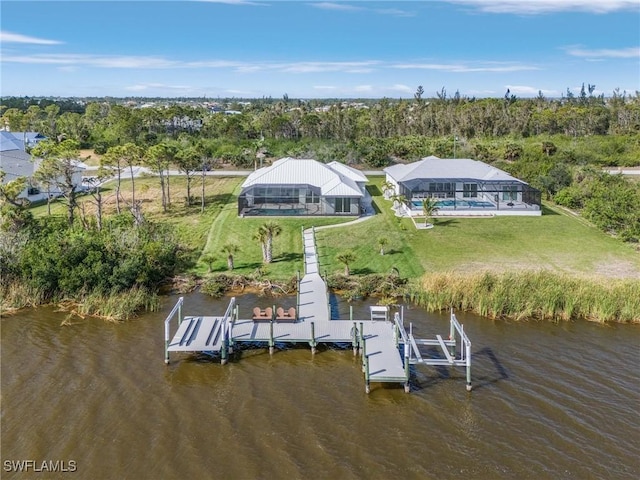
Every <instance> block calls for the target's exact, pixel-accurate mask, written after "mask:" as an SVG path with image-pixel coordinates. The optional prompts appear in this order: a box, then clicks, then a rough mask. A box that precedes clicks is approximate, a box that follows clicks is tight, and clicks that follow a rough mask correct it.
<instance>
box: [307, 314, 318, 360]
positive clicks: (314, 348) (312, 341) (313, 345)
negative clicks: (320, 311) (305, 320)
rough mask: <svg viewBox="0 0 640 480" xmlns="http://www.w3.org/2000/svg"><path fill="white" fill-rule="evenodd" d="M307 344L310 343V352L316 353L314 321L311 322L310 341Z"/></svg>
mask: <svg viewBox="0 0 640 480" xmlns="http://www.w3.org/2000/svg"><path fill="white" fill-rule="evenodd" d="M309 345H311V354H312V355H315V353H316V345H317V342H316V324H315V322H311V341H310V342H309Z"/></svg>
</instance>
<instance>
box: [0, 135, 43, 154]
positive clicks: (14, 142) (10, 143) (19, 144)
mask: <svg viewBox="0 0 640 480" xmlns="http://www.w3.org/2000/svg"><path fill="white" fill-rule="evenodd" d="M45 138H46V137H45V136H44V135H42V134H40V133H38V132H5V131H1V132H0V139H1V143H2V147H0V148H1V150H0V151H5V150H7V149H8V150H15V149H16V148H17V149H20V150H24V149H25V148H24V143H25V141H26V143H27V145H29V146H33V145H35V144H37V143H38V142H39V141H41V140H44V139H45Z"/></svg>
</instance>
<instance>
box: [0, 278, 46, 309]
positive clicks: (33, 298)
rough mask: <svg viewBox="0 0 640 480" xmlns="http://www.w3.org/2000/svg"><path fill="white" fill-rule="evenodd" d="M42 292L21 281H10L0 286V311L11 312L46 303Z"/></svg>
mask: <svg viewBox="0 0 640 480" xmlns="http://www.w3.org/2000/svg"><path fill="white" fill-rule="evenodd" d="M46 300H47V299H46V298H45V295H44V292H43V291H42V290H39V289H37V288H33V287H31V286H29V285H25V284H23V283H18V282H12V283H9V284H8V285H2V286H0V313H2V312H12V311H15V310H19V309H21V308H26V307H36V306H38V305H42V304H43V303H46Z"/></svg>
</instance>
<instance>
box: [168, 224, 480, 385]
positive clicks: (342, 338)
mask: <svg viewBox="0 0 640 480" xmlns="http://www.w3.org/2000/svg"><path fill="white" fill-rule="evenodd" d="M302 240H303V247H304V275H302V276H300V275H298V288H297V296H296V307H295V308H290V309H288V310H285V309H283V308H267V309H260V308H257V307H256V308H253V309H251V311H250V315H249V316H248V317H247V318H243V317H242V316H241V314H240V308H239V305H238V304H237V302H236V299H235V297H234V298H232V299H231V301H230V302H229V305H228V307H227V309H226V311H225V312H224V313H223V314H222V315H219V316H198V315H193V316H189V315H185V314H184V307H185V305H184V298H183V297H181V298H179V299H178V302H177V303H176V305H175V306H174V307H173V309H172V310H171V312H170V313H169V315H168V316H167V318H166V320H165V321H164V339H165V363H166V364H169V362H170V360H171V358H170V356H171V353H172V352H207V353H210V354H213V355H218V356H219V357H220V361H221V363H222V364H223V365H224V364H226V363H227V362H228V361H229V359H230V358H231V357H230V356H231V355H232V354H233V349H234V348H236V347H238V346H239V345H240V344H241V343H243V342H250V343H251V344H264V345H268V347H269V352H270V353H272V354H273V353H274V351H275V347H276V344H278V343H298V344H301V343H303V344H308V345H309V347H310V348H311V352H312V353H313V354H315V353H316V348H317V346H318V344H320V343H330V344H351V345H352V347H353V352H354V355H360V357H361V358H362V372H363V375H364V382H365V391H366V392H367V393H369V392H370V391H371V383H373V382H379V383H400V384H402V385H404V389H405V391H406V392H409V391H410V378H411V376H410V372H411V366H412V365H433V366H440V367H442V366H451V367H464V368H465V369H466V380H467V383H466V387H467V390H469V391H471V342H470V340H469V338H468V337H467V335H466V334H465V332H464V327H463V326H462V325H461V324H460V323H459V322H458V320H457V319H456V316H455V314H454V313H453V312H451V316H450V325H449V327H450V328H449V332H448V334H445V337H442V336H441V335H436V336H435V338H431V339H420V338H415V337H414V335H413V328H412V325H409V328H406V327H405V325H404V318H403V314H402V311H401V312H399V313H395V314H394V315H393V318H390V315H389V308H388V307H386V306H378V305H373V306H371V307H370V317H369V318H367V319H353V318H350V319H349V320H334V319H331V308H330V303H329V291H328V289H327V284H326V282H325V281H324V279H323V278H322V276H321V275H320V270H319V264H318V253H317V247H316V241H315V229H314V228H308V229H302ZM248 310H249V308H248ZM350 316H351V317H352V316H353V315H350ZM434 348H435V349H436V350H437V351H438V352H439V355H437V356H434V355H433V354H431V352H432V351H433V349H434ZM425 349H429V352H430V353H429V355H428V356H427V355H426V354H425V353H424V352H425Z"/></svg>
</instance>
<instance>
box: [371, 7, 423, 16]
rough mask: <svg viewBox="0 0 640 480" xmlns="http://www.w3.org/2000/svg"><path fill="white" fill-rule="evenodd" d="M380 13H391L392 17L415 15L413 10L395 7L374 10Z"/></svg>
mask: <svg viewBox="0 0 640 480" xmlns="http://www.w3.org/2000/svg"><path fill="white" fill-rule="evenodd" d="M374 11H375V12H376V13H379V14H380V15H391V16H393V17H415V16H416V13H415V12H409V11H407V10H399V9H397V8H377V9H375V10H374Z"/></svg>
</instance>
